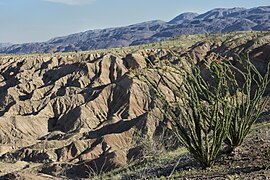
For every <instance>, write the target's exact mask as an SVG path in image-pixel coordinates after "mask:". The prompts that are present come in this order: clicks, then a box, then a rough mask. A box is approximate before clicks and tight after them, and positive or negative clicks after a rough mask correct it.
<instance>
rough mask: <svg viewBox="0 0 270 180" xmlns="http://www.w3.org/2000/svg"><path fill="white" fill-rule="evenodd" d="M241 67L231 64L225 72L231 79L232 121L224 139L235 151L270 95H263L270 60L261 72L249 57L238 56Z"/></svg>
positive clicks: (231, 149) (230, 148) (229, 79)
mask: <svg viewBox="0 0 270 180" xmlns="http://www.w3.org/2000/svg"><path fill="white" fill-rule="evenodd" d="M237 63H238V67H236V66H233V65H232V64H229V66H230V71H229V73H227V74H226V76H227V78H228V81H229V82H230V93H231V100H230V101H231V104H232V107H231V113H232V116H231V117H232V118H231V123H230V128H229V131H228V137H227V138H226V141H225V143H226V144H228V145H229V150H230V151H233V150H234V149H235V148H236V147H238V146H240V145H241V144H242V143H243V141H244V139H245V137H246V136H247V135H248V133H249V132H250V129H251V127H252V125H253V124H254V123H255V122H256V120H257V119H258V117H259V116H260V114H261V113H262V111H263V108H264V106H265V103H266V102H267V101H268V99H269V96H266V97H264V98H263V95H264V94H265V91H266V87H267V85H268V84H269V67H270V63H268V64H267V66H265V71H264V72H259V70H258V69H257V68H256V66H255V65H254V64H252V63H251V61H250V59H249V58H248V57H247V58H245V60H242V59H241V58H239V60H237Z"/></svg>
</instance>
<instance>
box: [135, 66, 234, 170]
mask: <svg viewBox="0 0 270 180" xmlns="http://www.w3.org/2000/svg"><path fill="white" fill-rule="evenodd" d="M166 64H167V65H166ZM168 64H169V63H165V64H160V65H158V66H154V65H153V66H152V67H151V68H148V69H147V70H146V71H148V72H143V73H141V74H139V75H138V76H137V77H139V78H140V79H141V80H142V81H143V82H145V83H147V84H148V85H149V87H150V88H151V90H152V91H153V94H154V99H153V100H154V101H155V102H156V106H157V107H158V108H159V109H160V111H161V112H162V114H163V115H164V119H166V120H167V121H169V122H170V123H171V124H172V129H173V131H174V132H175V134H176V136H177V137H178V139H179V140H180V142H181V143H182V144H183V145H184V146H185V147H186V148H187V149H188V151H189V152H190V153H191V154H192V155H193V156H194V158H195V159H197V160H198V162H199V163H200V164H201V166H202V167H204V168H206V167H209V166H211V165H212V163H213V161H214V160H215V159H216V156H217V154H218V153H219V150H220V147H221V145H222V143H223V141H224V139H225V138H226V136H227V134H226V133H227V132H228V129H229V124H230V119H231V112H230V110H231V108H230V103H229V101H227V99H228V98H229V97H228V96H229V88H228V85H227V80H226V78H225V76H224V73H226V71H228V67H227V66H222V65H219V64H218V63H210V64H207V67H206V68H207V70H208V71H209V72H210V75H211V80H212V81H214V83H209V82H207V81H205V80H204V79H203V78H202V76H201V71H200V69H199V68H198V67H197V66H196V65H192V67H187V66H182V67H180V66H179V65H168ZM153 72H154V73H156V75H154V76H151V77H149V73H153ZM213 84H214V85H213ZM168 90H169V91H170V93H168ZM165 92H167V93H165Z"/></svg>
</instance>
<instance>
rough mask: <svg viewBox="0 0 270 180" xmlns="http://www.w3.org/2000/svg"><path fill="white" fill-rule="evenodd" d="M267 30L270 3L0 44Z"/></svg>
mask: <svg viewBox="0 0 270 180" xmlns="http://www.w3.org/2000/svg"><path fill="white" fill-rule="evenodd" d="M266 30H270V6H262V7H256V8H251V9H245V8H230V9H227V8H216V9H213V10H210V11H208V12H206V13H203V14H197V13H192V12H187V13H183V14H180V15H179V16H177V17H175V18H173V19H172V20H171V21H169V22H165V21H161V20H154V21H148V22H143V23H139V24H133V25H130V26H126V27H117V28H108V29H99V30H89V31H85V32H81V33H76V34H71V35H68V36H63V37H56V38H53V39H50V40H49V41H47V42H41V43H25V44H16V45H10V46H4V47H1V46H0V53H4V54H12V53H14V54H20V53H23V54H24V53H50V52H70V51H85V50H93V49H106V48H115V47H123V46H133V45H139V44H145V43H152V42H157V41H160V40H165V39H168V38H172V37H175V36H179V35H183V34H204V33H223V32H231V31H266Z"/></svg>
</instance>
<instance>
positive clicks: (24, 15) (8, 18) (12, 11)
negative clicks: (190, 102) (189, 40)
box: [0, 0, 270, 43]
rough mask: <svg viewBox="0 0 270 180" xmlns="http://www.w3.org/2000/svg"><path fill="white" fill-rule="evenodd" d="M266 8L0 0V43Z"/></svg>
mask: <svg viewBox="0 0 270 180" xmlns="http://www.w3.org/2000/svg"><path fill="white" fill-rule="evenodd" d="M266 5H270V1H269V0H222V1H221V0H187V1H184V0H0V22H1V26H0V42H12V43H23V42H34V41H47V40H49V39H50V38H53V37H56V36H63V35H68V34H71V33H76V32H81V31H86V30H90V29H99V28H108V27H117V26H125V25H130V24H134V23H138V22H143V21H149V20H154V19H160V20H164V21H169V20H171V19H172V18H174V17H175V16H177V15H178V14H180V13H183V12H199V13H202V12H206V11H208V10H210V9H213V8H218V7H246V8H250V7H256V6H266Z"/></svg>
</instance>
